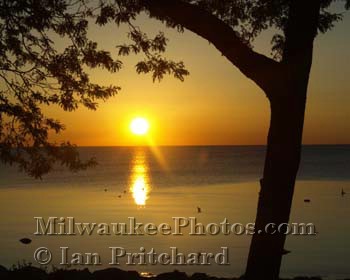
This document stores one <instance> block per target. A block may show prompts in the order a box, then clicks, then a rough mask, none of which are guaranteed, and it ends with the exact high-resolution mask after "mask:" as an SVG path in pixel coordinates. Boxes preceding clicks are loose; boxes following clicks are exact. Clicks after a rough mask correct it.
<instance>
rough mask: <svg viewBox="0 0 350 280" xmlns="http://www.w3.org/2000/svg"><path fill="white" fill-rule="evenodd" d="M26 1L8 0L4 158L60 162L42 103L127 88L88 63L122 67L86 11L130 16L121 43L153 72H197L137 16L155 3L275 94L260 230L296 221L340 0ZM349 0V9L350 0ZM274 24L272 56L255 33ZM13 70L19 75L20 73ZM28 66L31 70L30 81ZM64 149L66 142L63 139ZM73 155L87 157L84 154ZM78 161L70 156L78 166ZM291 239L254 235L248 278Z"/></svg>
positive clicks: (100, 19) (166, 18)
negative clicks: (312, 109)
mask: <svg viewBox="0 0 350 280" xmlns="http://www.w3.org/2000/svg"><path fill="white" fill-rule="evenodd" d="M25 2H26V4H24V3H22V1H19V2H16V1H4V0H1V1H0V3H1V26H0V28H1V30H2V35H1V36H2V37H1V51H0V59H1V60H0V63H1V64H0V68H1V76H0V77H1V78H2V80H4V81H5V83H6V84H7V88H6V89H5V90H4V91H1V95H0V98H1V100H0V101H1V103H0V106H1V111H0V112H1V118H2V119H1V143H2V144H1V145H2V146H1V159H2V160H4V161H5V162H19V163H20V164H21V166H23V168H24V169H25V170H26V171H29V172H30V173H31V174H32V175H33V174H34V175H37V174H41V173H43V172H39V173H37V172H35V171H33V170H34V169H35V168H36V167H37V166H36V163H37V162H39V163H40V164H39V167H40V168H41V164H43V166H44V167H47V168H46V169H45V168H44V171H48V170H49V169H50V168H51V165H46V158H45V157H43V156H42V152H38V148H37V147H45V148H46V149H47V148H48V147H49V148H48V149H47V151H48V152H47V154H48V155H49V156H50V160H51V159H52V158H53V159H55V160H56V159H58V160H62V159H63V158H64V157H63V156H61V154H59V153H58V155H57V154H56V153H54V155H53V156H52V152H51V148H52V145H51V144H49V143H48V141H47V131H48V130H49V129H54V130H56V131H57V132H59V131H60V130H61V129H62V126H61V125H60V124H59V123H58V122H57V121H54V120H51V119H48V118H46V117H45V116H43V115H42V113H41V111H40V109H39V107H38V105H39V104H40V103H46V104H58V105H60V106H61V107H62V108H63V109H65V110H74V109H76V108H77V106H78V104H82V105H85V106H87V107H88V108H91V109H95V108H96V103H95V101H94V100H97V99H106V98H108V97H109V96H112V95H113V94H115V93H116V92H117V90H118V89H117V88H113V87H112V88H103V87H99V86H97V85H91V83H90V82H89V80H88V75H87V74H86V73H85V72H84V71H83V69H82V67H81V65H83V64H85V65H87V66H89V67H97V66H102V67H105V68H107V70H109V71H116V70H118V69H119V68H120V66H121V62H120V61H114V60H113V59H112V58H111V56H110V54H109V53H106V52H103V51H97V48H96V44H95V43H93V42H91V41H89V40H88V39H87V38H86V29H87V25H88V20H86V18H90V19H94V20H95V22H96V23H97V24H99V25H104V24H107V23H109V22H115V23H116V24H118V25H119V24H121V23H126V24H128V25H129V27H130V32H129V38H130V39H131V42H130V44H125V45H121V46H118V54H119V55H129V54H131V53H143V54H144V56H145V60H144V61H140V62H139V63H137V65H136V70H137V72H138V73H149V72H150V73H152V76H153V80H155V79H159V80H160V79H161V78H162V77H163V75H165V74H173V75H174V76H175V77H176V78H179V79H180V80H183V77H184V76H185V75H187V74H188V72H187V71H186V70H185V68H184V65H183V63H182V62H173V61H168V60H167V59H165V58H164V57H162V53H163V52H164V51H165V47H166V43H167V40H166V38H165V37H164V34H162V33H159V34H158V35H157V36H156V37H155V38H153V39H149V38H148V36H147V34H145V33H144V32H142V30H141V29H140V28H139V27H137V26H135V25H134V19H135V18H136V16H137V15H138V14H139V13H142V12H145V13H146V14H147V15H148V16H150V17H153V18H156V19H159V20H161V21H162V22H164V23H165V24H166V25H167V26H168V27H173V28H177V29H178V30H179V31H180V32H181V31H182V30H183V29H184V28H185V29H188V30H190V31H192V32H194V33H196V34H197V35H199V36H201V37H203V38H205V39H207V40H208V41H209V42H211V43H212V44H213V45H214V46H215V47H216V48H217V49H218V50H219V51H220V52H221V53H222V55H224V56H225V57H226V58H227V59H228V60H229V61H230V62H231V63H232V64H233V65H234V66H236V67H237V68H238V69H239V70H240V71H241V72H242V73H243V74H244V75H245V76H247V77H248V78H249V79H251V80H252V81H254V82H255V83H256V84H257V85H258V86H259V87H260V88H261V89H262V90H263V91H264V93H265V94H266V97H267V98H268V100H269V101H270V107H271V122H270V129H269V134H268V142H267V152H266V160H265V168H264V174H263V178H262V179H261V181H260V183H261V191H260V196H259V203H258V210H257V217H256V230H257V231H259V230H262V232H264V229H265V226H266V224H268V223H276V224H282V223H288V221H289V215H290V210H291V203H292V198H293V191H294V184H295V179H296V175H297V171H298V168H299V162H300V155H301V141H302V132H303V123H304V113H305V103H306V96H307V87H308V81H309V73H310V69H311V64H312V53H313V42H314V39H315V37H316V35H317V34H318V33H320V32H321V33H324V32H326V31H328V30H329V29H331V28H332V27H333V24H334V22H336V21H338V20H341V18H342V16H341V15H340V14H337V13H332V12H330V9H329V7H330V5H331V4H332V2H333V0H305V1H302V0H250V1H247V0H227V1H224V0H115V1H99V5H97V6H95V7H94V5H95V1H91V2H89V1H76V2H73V1H72V3H71V2H70V1H63V0H61V1H58V0H56V1H54V0H51V1H49V0H46V1H34V0H32V1H25ZM343 2H344V4H345V8H346V9H348V8H349V6H350V1H349V0H343ZM267 29H271V30H274V31H275V34H274V35H273V37H272V48H271V49H272V56H271V57H267V56H265V55H262V54H259V53H257V52H256V51H254V50H253V43H254V39H255V38H256V37H257V36H258V35H259V34H260V33H261V32H263V31H264V30H267ZM31 30H34V31H35V32H34V33H32V32H31ZM51 30H52V31H54V32H56V33H57V34H59V35H61V36H67V37H68V38H69V39H70V40H71V41H72V44H71V45H70V46H69V47H67V48H66V49H65V50H64V52H62V53H58V52H57V50H55V49H54V48H53V45H52V42H51V41H50V40H48V39H47V37H46V35H45V32H47V31H51ZM30 48H32V49H30ZM13 59H15V60H13ZM32 67H33V69H32ZM9 73H12V75H15V76H16V77H17V79H19V80H16V79H15V80H13V79H11V80H10V79H9V75H10V74H9ZM21 75H22V76H23V75H28V76H29V78H27V79H25V80H24V81H23V82H21V80H22V76H21ZM28 76H24V77H28ZM27 80H28V81H29V87H28V82H27ZM51 80H53V81H54V83H55V84H56V85H58V88H57V87H55V91H53V90H52V89H51V88H49V86H50V87H51ZM38 89H41V90H40V91H39V92H38ZM52 92H54V93H52ZM7 96H11V97H12V98H15V100H17V103H13V102H15V101H12V99H10V97H7ZM3 115H6V116H8V117H11V118H12V122H10V123H8V124H6V125H5V124H4V123H3V121H4V120H3V119H4V118H3V117H2V116H3ZM33 122H34V125H33ZM28 137H29V140H27V138H28ZM28 141H29V142H28ZM3 143H4V144H3ZM24 143H27V144H24ZM28 143H30V144H28ZM13 147H20V148H21V150H20V151H19V152H18V153H13V152H12V150H11V149H9V148H13ZM17 150H18V148H17ZM23 150H25V151H26V152H27V154H28V155H29V158H30V159H31V161H30V162H31V163H34V164H35V165H34V169H33V168H31V167H28V164H27V163H28V161H27V157H28V156H27V157H21V156H19V154H22V152H23ZM33 151H34V152H33ZM40 151H42V149H41V150H40ZM54 151H59V149H58V150H57V149H56V147H55V149H54ZM37 159H39V160H37ZM73 159H74V160H73V162H75V160H76V159H77V158H76V155H75V154H74V157H73ZM64 162H65V161H64ZM71 162H72V161H68V162H66V163H69V164H68V165H69V166H71V165H70V163H71ZM75 166H76V165H74V164H73V167H75ZM41 171H42V170H41ZM285 238H286V237H285V235H284V234H281V233H279V234H275V235H271V234H264V233H263V234H255V235H254V236H253V239H252V244H251V247H250V252H249V258H248V264H247V270H246V275H245V277H246V279H249V280H253V279H254V280H256V279H269V280H271V279H278V274H279V270H280V265H281V259H282V255H283V248H284V243H285Z"/></svg>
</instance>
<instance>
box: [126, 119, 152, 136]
mask: <svg viewBox="0 0 350 280" xmlns="http://www.w3.org/2000/svg"><path fill="white" fill-rule="evenodd" d="M148 129H149V122H148V121H147V120H146V119H145V118H135V119H133V120H132V121H131V123H130V130H131V132H132V133H133V134H135V135H145V134H146V133H147V132H148Z"/></svg>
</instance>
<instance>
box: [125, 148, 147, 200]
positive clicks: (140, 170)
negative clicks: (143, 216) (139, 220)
mask: <svg viewBox="0 0 350 280" xmlns="http://www.w3.org/2000/svg"><path fill="white" fill-rule="evenodd" d="M130 179H131V180H130V181H131V186H130V192H131V193H132V196H133V198H134V201H135V204H136V205H138V206H145V205H146V201H147V200H148V198H149V193H150V190H151V187H150V184H149V176H148V162H147V159H146V154H145V151H144V150H142V149H139V150H136V151H135V154H134V157H133V160H132V171H131V178H130Z"/></svg>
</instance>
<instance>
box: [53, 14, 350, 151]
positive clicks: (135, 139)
mask: <svg viewBox="0 0 350 280" xmlns="http://www.w3.org/2000/svg"><path fill="white" fill-rule="evenodd" d="M138 24H139V25H142V27H143V29H144V30H145V31H148V32H149V33H150V34H155V33H156V32H157V31H159V30H163V31H165V33H166V35H167V37H168V38H169V39H170V41H169V46H168V51H167V54H166V55H167V57H169V58H172V59H174V60H183V61H184V62H185V65H186V67H187V69H188V70H189V71H190V76H188V77H187V78H186V79H185V82H183V83H182V82H180V81H178V80H175V79H174V78H172V77H166V78H165V79H164V80H163V81H162V82H160V83H158V82H156V83H153V82H152V79H151V77H150V76H147V75H138V74H136V72H135V68H134V66H135V63H136V62H137V61H138V60H140V59H142V58H141V57H135V56H130V57H125V58H123V62H124V68H123V70H121V71H120V72H118V73H116V74H108V73H106V72H105V71H93V72H91V78H92V80H93V81H95V82H99V83H102V84H106V85H109V84H115V85H119V86H121V87H122V91H121V92H120V94H119V95H117V96H116V97H115V98H112V99H110V100H108V101H107V102H106V103H101V104H100V107H99V109H98V110H97V111H88V110H86V109H80V110H78V111H77V112H74V113H63V112H62V110H59V109H57V108H53V107H50V108H49V110H48V112H49V115H51V116H54V117H56V118H58V119H60V120H62V122H63V123H64V124H65V125H66V128H67V129H66V131H65V132H64V133H62V134H61V135H59V136H58V137H57V136H55V138H54V139H55V140H58V141H60V140H70V141H71V142H73V143H75V144H78V145H81V146H115V145H138V144H146V143H149V142H151V143H152V144H156V145H226V144H232V145H241V144H243V145H244V144H246V145H252V144H265V143H266V136H267V131H268V125H269V104H268V101H267V99H266V98H265V96H264V94H263V93H262V91H261V90H260V89H259V88H258V87H257V86H256V85H255V84H254V83H253V82H252V81H250V80H248V79H247V78H246V77H244V76H243V75H242V74H241V73H240V72H239V71H238V70H237V69H236V68H235V67H234V66H233V65H232V64H230V63H229V62H228V61H227V60H226V58H224V57H223V56H221V54H220V53H219V52H218V51H217V50H216V49H215V48H214V47H213V46H212V45H210V44H209V43H208V42H207V41H206V40H204V39H202V38H200V37H198V36H196V35H194V34H192V33H191V32H188V31H186V32H185V33H183V34H179V33H177V32H176V31H175V30H171V29H166V28H165V27H164V26H163V25H162V24H161V23H160V22H157V21H154V20H149V19H147V18H146V17H143V16H141V17H140V18H139V19H138ZM349 28H350V16H349V15H346V16H345V18H344V20H343V21H342V22H340V23H338V24H337V25H336V27H335V29H334V30H332V31H330V32H329V33H327V34H326V35H320V36H319V37H318V38H317V40H316V43H315V51H314V63H313V68H312V71H311V78H310V84H309V95H308V104H307V111H306V122H305V130H304V143H305V144H341V143H350V122H349V119H350V110H349V105H350V82H349V77H350V70H349V68H350V66H349V63H350V52H349V49H348V46H349V45H350V37H349V36H348V32H349ZM126 30H127V29H126V28H121V29H118V28H117V27H116V26H115V25H108V26H106V27H104V28H102V29H101V28H96V27H93V26H92V27H91V28H90V33H91V36H92V38H93V39H94V40H96V41H97V42H99V44H100V47H101V48H103V49H105V50H109V51H111V52H112V53H114V54H116V52H117V51H116V49H115V46H116V45H118V44H120V43H122V42H127V41H126V39H125V33H126ZM270 38H271V33H269V32H267V33H266V34H263V35H262V36H261V37H260V38H258V40H257V41H256V43H255V50H257V51H259V52H262V53H264V54H267V55H269V54H270ZM134 117H144V118H146V119H148V121H149V122H150V130H149V133H148V134H147V136H142V137H140V136H136V135H133V134H132V133H131V132H130V129H129V124H130V122H131V120H132V119H133V118H134Z"/></svg>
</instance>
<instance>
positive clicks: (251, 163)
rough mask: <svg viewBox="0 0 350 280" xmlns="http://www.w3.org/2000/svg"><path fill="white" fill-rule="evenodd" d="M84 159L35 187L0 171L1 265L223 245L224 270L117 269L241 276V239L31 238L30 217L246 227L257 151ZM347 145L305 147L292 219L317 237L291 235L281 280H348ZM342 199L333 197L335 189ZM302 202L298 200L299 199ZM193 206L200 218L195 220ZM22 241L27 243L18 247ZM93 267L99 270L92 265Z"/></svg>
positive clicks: (101, 154)
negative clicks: (49, 256)
mask: <svg viewBox="0 0 350 280" xmlns="http://www.w3.org/2000/svg"><path fill="white" fill-rule="evenodd" d="M80 150H81V154H82V156H83V157H85V158H88V157H96V158H97V160H98V162H99V165H98V166H97V167H96V168H94V169H90V170H88V171H84V172H80V173H77V174H72V173H69V172H66V171H64V170H61V169H59V168H58V169H57V170H56V171H55V172H53V173H51V174H49V175H47V176H45V177H44V178H43V180H42V181H37V180H33V179H30V178H28V177H27V176H25V175H24V174H20V173H18V172H17V171H16V169H14V168H9V167H5V166H1V169H0V193H1V198H0V199H1V203H0V211H1V213H2V214H1V222H0V236H1V239H0V246H1V252H2V254H0V264H2V265H6V266H10V265H12V264H14V263H17V262H18V261H21V260H27V261H30V262H34V261H33V252H34V251H35V249H36V248H38V247H40V246H45V247H48V248H50V250H51V251H52V253H53V264H55V265H57V264H58V263H59V262H60V252H59V247H69V248H70V250H71V252H98V253H99V254H100V255H101V259H102V263H104V266H102V267H107V266H108V262H109V261H110V250H109V249H108V248H109V247H112V246H120V247H124V248H125V249H126V250H127V251H130V252H139V248H140V247H145V248H146V249H150V248H154V249H155V250H156V251H158V252H169V247H177V248H178V249H179V251H181V252H183V253H190V252H218V251H219V250H220V247H229V253H230V263H231V265H229V266H218V265H210V266H181V267H173V266H150V265H149V266H132V267H130V266H126V265H121V266H120V267H121V268H123V269H128V270H138V271H150V272H153V273H159V272H164V271H171V270H173V269H175V268H177V269H179V270H182V271H186V272H188V273H192V272H195V271H201V272H206V273H209V274H212V275H218V276H232V275H234V276H238V275H241V274H242V273H243V272H244V268H245V263H246V258H247V254H248V249H249V243H250V237H249V236H234V235H228V236H225V235H220V234H219V235H216V236H189V235H187V234H184V235H183V236H162V235H157V236H115V235H111V236H99V235H97V234H93V235H91V236H35V235H34V234H33V233H34V232H35V230H36V223H35V220H34V217H37V216H42V217H50V216H57V217H74V218H75V219H76V221H77V222H96V223H103V222H105V223H112V222H126V221H127V219H128V217H135V218H136V219H137V220H138V221H140V222H143V223H147V222H152V223H156V224H160V223H170V224H172V223H173V221H172V217H175V216H183V217H196V218H197V219H198V222H201V223H203V224H208V223H220V222H222V221H223V220H224V218H227V219H228V220H229V221H230V222H231V223H242V224H245V223H249V222H254V219H255V214H256V204H257V198H258V191H259V185H258V183H257V182H258V180H259V178H260V176H261V173H262V169H263V162H264V147H259V146H257V147H248V146H246V147H243V146H242V147H161V148H157V149H153V148H152V149H151V148H141V147H139V148H126V147H125V148H112V147H111V148H109V147H106V148H81V149H80ZM349 170H350V146H307V147H304V149H303V161H302V164H301V170H300V174H299V177H298V178H299V181H298V183H297V186H296V193H295V199H294V203H293V211H292V217H291V221H293V222H312V223H314V224H315V225H316V228H317V231H318V234H317V235H316V236H308V237H306V236H290V237H288V239H287V244H286V248H287V249H289V250H291V251H292V253H291V254H289V255H287V256H286V257H285V258H284V259H283V265H282V275H284V276H296V275H320V276H323V277H324V278H326V277H327V278H329V279H336V278H346V277H350V268H349V265H348V260H349V259H350V240H349V234H348V233H349V232H350V222H349V216H350V203H349V202H350V201H349V199H350V172H349ZM342 188H343V189H344V190H345V191H346V192H348V193H349V195H345V196H344V197H341V195H340V192H341V189H342ZM306 197H307V198H309V199H311V203H304V198H306ZM197 206H200V207H201V208H202V213H197ZM22 237H29V238H32V239H33V242H32V243H31V244H30V245H28V246H24V245H22V244H21V243H19V242H18V239H20V238H22ZM97 268H101V267H97Z"/></svg>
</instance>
